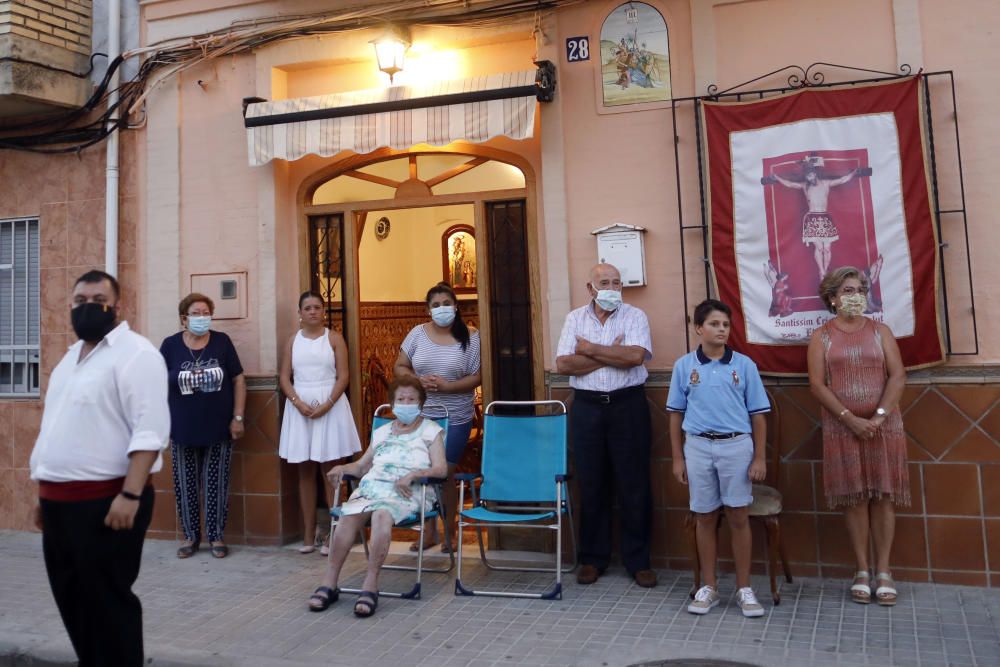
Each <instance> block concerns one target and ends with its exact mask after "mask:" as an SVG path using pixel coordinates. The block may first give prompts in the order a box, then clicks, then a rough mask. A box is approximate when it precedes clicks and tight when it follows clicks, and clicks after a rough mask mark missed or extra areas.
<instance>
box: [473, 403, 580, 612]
mask: <svg viewBox="0 0 1000 667" xmlns="http://www.w3.org/2000/svg"><path fill="white" fill-rule="evenodd" d="M497 408H500V412H506V413H508V414H497ZM539 410H546V411H547V412H544V413H542V414H539ZM528 411H530V413H528ZM483 432H484V437H483V456H482V471H483V472H482V474H471V473H463V474H458V475H456V476H455V478H456V479H458V480H459V482H460V483H461V485H460V487H459V502H458V506H459V508H464V507H465V488H466V485H468V486H469V489H470V491H471V493H472V501H473V503H472V504H473V507H472V508H471V509H467V510H466V509H461V511H460V512H459V515H458V532H459V537H460V538H461V534H462V530H463V529H464V528H465V527H467V526H468V527H470V528H475V529H476V532H477V535H478V537H479V555H480V558H481V559H482V561H483V563H484V564H485V565H486V566H487V567H488V568H490V569H491V570H505V571H516V572H553V570H554V574H555V583H554V584H553V586H552V587H550V588H549V589H548V590H546V591H545V592H542V593H526V592H510V591H489V590H474V589H470V588H468V587H466V586H465V585H464V584H463V583H462V550H461V547H459V554H458V572H457V577H456V580H455V594H456V595H492V596H498V597H525V598H540V599H544V600H552V599H562V575H563V574H564V573H566V572H571V571H572V570H573V569H574V567H575V566H576V563H575V561H576V535H575V533H574V532H573V512H572V507H571V505H570V501H569V493H568V489H567V480H568V478H569V475H568V470H567V460H566V458H567V457H566V406H565V404H563V403H562V402H561V401H494V402H492V403H490V404H489V405H488V406H486V410H485V416H484V418H483ZM476 480H480V481H481V483H480V485H479V487H478V489H477V486H476V484H474V483H473V482H474V481H476ZM563 514H566V516H567V518H568V520H569V531H570V537H571V540H572V545H573V561H574V562H573V563H572V564H570V565H569V566H568V567H566V568H565V569H564V568H563V565H562V532H563V523H564V522H563ZM543 521H547V523H539V522H543ZM498 527H517V528H539V529H542V530H551V531H554V532H555V535H556V554H555V564H554V566H553V567H544V568H543V567H511V566H500V565H495V564H493V563H490V561H489V559H488V558H487V556H486V549H485V547H484V545H483V528H498ZM459 544H461V539H459Z"/></svg>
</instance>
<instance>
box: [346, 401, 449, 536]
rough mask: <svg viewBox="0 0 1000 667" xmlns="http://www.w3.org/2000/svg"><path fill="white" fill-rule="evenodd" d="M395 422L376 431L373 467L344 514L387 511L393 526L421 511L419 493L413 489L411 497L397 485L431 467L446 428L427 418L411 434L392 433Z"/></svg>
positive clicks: (430, 502) (432, 497) (430, 499)
mask: <svg viewBox="0 0 1000 667" xmlns="http://www.w3.org/2000/svg"><path fill="white" fill-rule="evenodd" d="M393 423H394V422H390V423H388V424H385V425H384V426H380V427H379V428H377V429H375V432H374V433H372V443H371V446H372V447H374V448H375V455H374V458H373V459H372V467H371V470H369V471H368V472H367V473H366V474H365V476H364V477H362V478H361V483H360V484H359V485H358V488H357V489H355V490H354V493H352V494H351V497H350V498H349V499H348V500H347V502H345V503H344V504H343V505H341V507H340V511H341V514H361V513H362V512H374V511H376V510H386V511H387V512H389V514H391V515H392V522H393V524H398V523H399V522H400V521H402V520H403V519H405V518H407V517H408V516H411V515H413V514H416V513H418V512H419V511H420V491H419V487H417V486H414V493H413V495H412V496H411V497H410V498H404V497H403V496H402V495H400V493H399V491H397V490H396V482H397V481H398V480H399V479H402V478H403V477H405V476H406V475H408V474H410V473H411V472H413V471H414V470H426V469H427V468H429V467H430V465H431V454H430V447H431V443H432V442H434V439H435V438H437V437H438V435H439V434H441V433H442V432H443V431H444V429H442V428H441V426H440V425H439V424H438V423H437V422H435V421H433V420H431V419H424V422H423V424H421V425H420V426H419V427H417V429H416V430H415V431H413V432H412V433H393V432H392V425H393ZM434 501H435V495H434V489H433V488H431V487H427V497H426V506H425V507H424V509H425V510H430V509H431V508H432V506H433V505H434Z"/></svg>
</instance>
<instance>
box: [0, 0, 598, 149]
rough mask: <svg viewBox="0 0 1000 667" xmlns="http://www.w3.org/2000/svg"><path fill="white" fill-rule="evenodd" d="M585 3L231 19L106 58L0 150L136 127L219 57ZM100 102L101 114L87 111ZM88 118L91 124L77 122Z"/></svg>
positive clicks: (468, 24)
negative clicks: (157, 96)
mask: <svg viewBox="0 0 1000 667" xmlns="http://www.w3.org/2000/svg"><path fill="white" fill-rule="evenodd" d="M585 1H586V0H478V1H477V0H420V1H415V0H399V1H395V2H384V3H379V4H374V3H371V2H368V3H365V4H361V5H357V6H356V7H353V8H344V9H340V10H336V11H333V12H323V13H319V14H311V15H301V16H275V17H267V18H259V19H253V20H241V21H235V22H233V23H232V24H231V25H230V27H229V28H226V29H224V30H218V31H214V32H208V33H203V34H200V35H193V36H189V37H184V38H176V39H169V40H164V41H162V42H158V43H155V44H151V45H149V46H146V47H143V48H140V49H135V50H133V51H129V52H126V53H124V54H122V55H121V56H119V57H117V58H115V59H114V60H112V61H111V62H110V63H108V70H107V72H106V73H105V75H104V78H103V79H102V80H101V82H100V83H99V84H98V85H97V87H96V89H95V90H94V93H93V94H92V95H91V96H90V99H88V100H87V102H86V103H85V104H84V105H83V106H82V107H80V108H78V109H73V110H70V111H67V112H64V113H62V114H60V115H57V116H49V117H46V118H43V119H39V120H34V121H30V122H24V123H20V124H5V125H3V126H0V149H13V150H24V151H33V152H39V153H73V152H78V151H81V150H83V149H84V148H87V147H88V146H93V145H94V144H97V143H100V142H101V141H103V140H104V139H106V138H107V136H108V135H109V134H110V133H111V132H115V131H118V130H121V129H126V128H128V127H133V125H130V124H129V123H128V119H129V118H130V117H131V116H132V115H134V114H136V113H139V112H140V111H142V108H143V103H144V102H145V100H146V97H147V96H148V95H149V94H150V93H151V92H152V91H153V90H155V89H156V87H157V86H158V85H160V84H161V83H162V82H164V81H166V80H168V79H170V78H172V77H174V76H177V75H178V74H180V73H181V72H184V71H185V70H189V69H191V68H193V67H198V66H200V65H203V64H204V63H206V62H209V61H212V60H215V59H217V58H221V57H224V56H234V55H240V54H246V53H250V52H252V51H253V50H254V49H259V48H262V47H265V46H268V45H271V44H274V43H276V42H281V41H286V40H292V39H303V38H306V37H313V36H323V35H331V34H336V33H343V32H348V31H356V30H366V29H370V28H375V27H379V26H383V25H385V24H388V23H394V24H398V25H405V26H409V27H413V26H423V27H464V28H493V27H500V26H503V27H509V26H510V22H511V19H512V18H517V17H520V18H527V19H528V20H529V23H530V24H529V26H528V27H529V28H530V27H531V25H534V26H535V29H537V27H538V25H539V17H540V16H541V14H542V13H543V12H550V11H553V10H555V9H558V8H561V7H566V6H570V5H575V4H580V3H582V2H585ZM531 15H534V16H533V17H532V16H531ZM101 55H104V54H94V55H93V56H92V57H91V68H93V60H94V58H96V57H98V56H101ZM129 58H140V59H141V60H142V62H141V64H140V65H139V69H138V72H137V73H136V75H135V77H133V78H132V79H131V80H130V81H126V82H123V83H122V84H121V86H120V87H119V89H118V93H119V99H118V102H117V103H116V104H114V105H111V106H110V107H108V106H107V99H108V94H109V92H110V91H109V90H108V86H109V82H110V81H111V76H112V74H113V72H114V71H115V70H116V69H117V68H119V67H121V66H122V63H123V62H124V61H125V60H126V59H129ZM73 75H74V76H78V77H80V76H86V74H84V75H80V74H73ZM101 108H103V111H102V112H101V113H100V114H99V116H97V117H96V118H94V117H92V114H93V113H94V112H95V111H96V110H98V109H101ZM85 118H86V119H89V120H88V122H86V123H83V124H80V125H76V123H78V122H80V121H81V119H85ZM143 122H144V119H143Z"/></svg>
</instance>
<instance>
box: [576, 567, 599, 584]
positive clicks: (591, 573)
mask: <svg viewBox="0 0 1000 667" xmlns="http://www.w3.org/2000/svg"><path fill="white" fill-rule="evenodd" d="M600 576H601V571H600V570H598V569H597V568H596V567H594V566H593V565H581V566H580V569H579V570H577V571H576V583H578V584H583V585H584V586H587V585H589V584H592V583H594V582H595V581H597V579H598V577H600Z"/></svg>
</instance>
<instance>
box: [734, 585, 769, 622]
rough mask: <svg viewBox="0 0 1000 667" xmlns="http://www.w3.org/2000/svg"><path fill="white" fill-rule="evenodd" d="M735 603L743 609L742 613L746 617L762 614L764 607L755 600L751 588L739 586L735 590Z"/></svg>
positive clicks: (755, 597)
mask: <svg viewBox="0 0 1000 667" xmlns="http://www.w3.org/2000/svg"><path fill="white" fill-rule="evenodd" d="M736 604H738V605H739V606H740V609H742V610H743V615H744V616H746V617H747V618H754V617H755V616H763V615H764V607H763V605H761V603H760V602H758V601H757V596H756V595H754V592H753V589H752V588H749V587H747V588H741V589H740V590H738V591H736Z"/></svg>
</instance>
